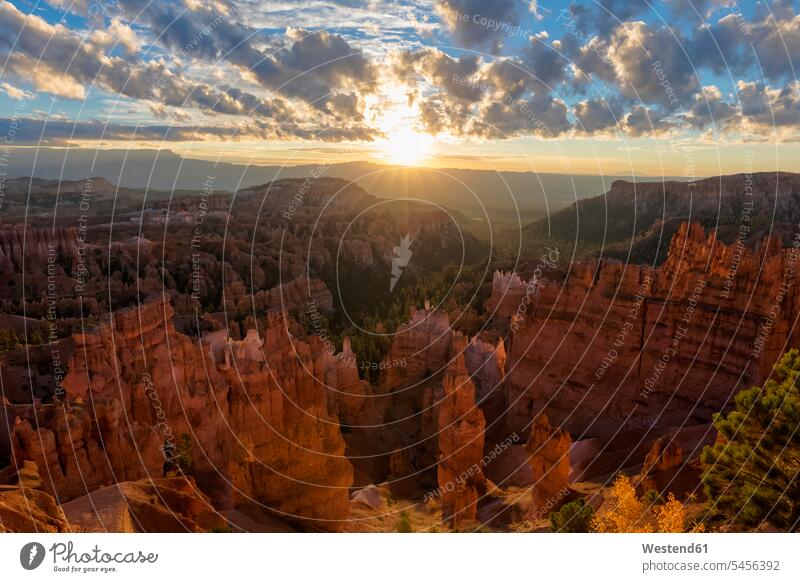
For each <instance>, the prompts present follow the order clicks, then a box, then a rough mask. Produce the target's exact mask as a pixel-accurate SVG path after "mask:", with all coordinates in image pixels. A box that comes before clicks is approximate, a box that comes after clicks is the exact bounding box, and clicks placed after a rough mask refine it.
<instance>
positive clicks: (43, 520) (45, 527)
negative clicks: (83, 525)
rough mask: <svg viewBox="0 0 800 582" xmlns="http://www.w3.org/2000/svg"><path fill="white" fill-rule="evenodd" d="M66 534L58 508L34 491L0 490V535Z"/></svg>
mask: <svg viewBox="0 0 800 582" xmlns="http://www.w3.org/2000/svg"><path fill="white" fill-rule="evenodd" d="M68 531H70V527H69V523H68V522H67V519H66V517H65V516H64V512H63V511H62V509H61V506H60V505H59V504H58V503H56V500H55V499H53V497H52V496H51V495H48V494H47V493H45V492H44V491H39V490H37V489H27V488H25V489H12V490H7V491H0V533H32V532H36V533H60V532H68Z"/></svg>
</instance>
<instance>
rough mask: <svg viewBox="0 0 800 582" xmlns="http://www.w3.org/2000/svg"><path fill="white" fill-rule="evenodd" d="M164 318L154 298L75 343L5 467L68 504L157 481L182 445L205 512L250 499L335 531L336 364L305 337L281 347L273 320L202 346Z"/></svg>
mask: <svg viewBox="0 0 800 582" xmlns="http://www.w3.org/2000/svg"><path fill="white" fill-rule="evenodd" d="M172 316H173V312H172V308H171V306H170V304H169V302H168V301H166V300H165V298H164V297H159V298H156V299H154V300H151V301H148V302H145V303H143V304H142V305H141V306H140V307H138V308H131V309H128V310H123V311H120V312H117V313H115V314H114V317H113V320H112V321H111V322H109V323H106V324H101V325H99V326H98V327H97V328H96V329H94V330H91V331H87V332H86V333H83V334H76V335H75V336H74V341H75V344H76V348H75V355H74V357H73V358H72V360H71V361H70V365H69V373H68V375H67V377H66V378H65V379H64V388H65V390H66V396H67V398H66V402H60V401H59V402H55V403H53V404H50V405H38V406H32V407H31V410H30V411H29V412H28V413H27V414H25V413H22V414H21V416H18V417H17V419H16V421H15V426H14V431H13V445H14V455H15V458H16V459H18V460H23V459H31V460H34V461H36V462H37V464H38V465H39V467H41V468H42V470H41V472H42V478H43V481H44V488H45V490H47V491H49V492H51V493H54V494H57V495H58V497H59V498H60V499H62V500H69V499H74V498H76V497H80V496H82V495H85V494H86V493H89V492H92V491H94V490H96V489H98V488H100V487H102V486H105V485H110V484H113V483H115V482H121V481H136V480H139V479H143V478H148V477H161V476H162V475H163V474H164V471H165V469H167V468H169V466H170V465H174V464H175V463H177V462H179V461H178V460H177V458H176V457H177V452H176V451H179V450H180V449H181V448H187V447H188V449H189V450H188V451H185V450H184V451H181V455H182V457H183V459H182V460H183V463H184V464H185V465H187V466H185V467H183V469H184V470H185V471H186V472H188V473H189V474H190V475H193V476H194V477H196V478H197V480H198V483H199V484H200V485H201V487H202V488H203V489H204V490H205V491H207V492H208V493H209V494H210V495H211V496H212V498H213V500H214V502H215V504H216V505H217V506H221V507H233V506H235V505H236V504H238V503H241V502H255V503H259V504H262V505H264V506H266V507H268V508H270V509H271V510H273V511H274V512H276V513H277V514H278V515H280V516H282V517H283V518H285V519H289V520H292V519H297V520H300V519H302V520H305V522H306V523H307V524H308V526H309V527H321V528H335V527H336V526H337V522H338V521H340V520H343V519H345V518H346V516H347V512H348V505H349V501H348V487H349V486H350V484H351V482H352V475H353V473H352V466H351V465H350V462H349V461H348V460H347V459H346V458H345V456H344V448H345V444H344V440H343V439H342V436H341V433H340V431H339V424H338V419H337V418H336V416H335V415H334V414H332V412H331V411H333V410H335V409H336V408H337V403H336V402H337V401H336V396H335V395H336V394H337V393H338V392H337V389H336V384H335V383H336V382H337V380H338V378H339V377H340V376H346V374H345V373H344V372H342V371H341V370H340V367H341V366H342V365H343V364H342V361H341V360H339V359H337V358H336V357H335V355H333V354H331V353H329V352H328V351H326V350H325V349H323V346H322V344H321V343H320V342H319V341H315V339H317V338H311V341H310V342H305V341H303V340H299V339H296V337H293V336H294V335H295V334H297V335H301V332H299V330H298V329H297V327H296V324H294V323H293V322H292V321H291V320H290V319H289V318H288V317H286V316H285V315H284V314H283V313H278V312H276V313H274V314H271V315H270V316H269V317H268V319H267V321H266V325H265V326H264V329H263V330H262V337H261V339H260V340H259V337H258V334H257V333H256V334H255V335H253V334H252V333H251V334H250V335H248V337H247V338H246V339H245V340H243V341H241V342H235V341H232V340H226V339H223V341H222V342H220V341H219V338H218V337H217V336H213V337H210V338H209V341H208V342H207V343H206V342H197V343H195V342H193V340H192V339H191V338H189V337H187V336H184V335H182V334H180V333H177V332H176V331H175V328H174V326H173V324H172ZM287 328H288V329H287ZM289 330H292V331H291V333H292V335H289V334H290V331H289ZM254 331H255V330H254ZM215 333H217V335H218V332H215ZM215 342H216V344H215ZM220 343H221V344H222V345H221V346H220V345H219V344H220ZM327 386H330V387H331V388H328V387H327ZM187 458H188V459H190V460H189V461H187V460H186V459H187Z"/></svg>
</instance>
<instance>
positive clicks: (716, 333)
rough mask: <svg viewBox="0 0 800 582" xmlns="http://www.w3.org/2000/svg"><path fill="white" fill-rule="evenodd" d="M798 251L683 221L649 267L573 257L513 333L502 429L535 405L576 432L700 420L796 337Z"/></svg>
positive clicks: (519, 421) (519, 422)
mask: <svg viewBox="0 0 800 582" xmlns="http://www.w3.org/2000/svg"><path fill="white" fill-rule="evenodd" d="M797 258H798V248H797V246H793V247H792V248H783V247H782V246H781V243H780V241H778V240H775V239H766V240H764V241H762V243H761V244H760V245H758V246H757V247H756V248H755V249H753V250H750V249H748V248H745V247H744V246H742V245H738V246H737V245H725V244H722V243H720V242H719V241H718V240H716V237H715V235H714V233H711V234H710V235H708V236H706V234H705V233H704V231H703V228H702V227H701V226H699V225H697V224H685V225H684V226H683V227H681V229H680V230H679V231H678V233H677V234H676V236H675V237H674V238H673V240H672V243H671V246H670V251H669V256H668V258H667V260H666V262H665V263H664V264H663V265H662V266H661V267H659V268H657V269H652V268H649V267H643V266H636V265H625V264H623V263H620V262H618V261H613V260H608V261H606V260H600V261H597V260H588V261H583V262H579V263H575V264H572V265H571V266H570V267H569V269H568V270H567V271H565V272H563V273H562V276H561V278H560V279H559V280H548V281H545V282H544V284H542V285H540V286H538V287H537V289H536V292H535V293H534V294H533V296H532V299H531V301H530V303H529V304H528V305H527V307H526V309H525V310H524V313H523V315H522V317H521V318H520V320H519V322H518V326H517V328H516V331H514V332H513V333H512V336H511V339H510V349H509V356H508V362H507V369H508V372H507V377H506V399H507V400H506V402H507V408H508V423H509V426H510V427H511V428H512V429H513V430H516V431H525V430H528V429H529V427H530V423H531V420H532V419H533V418H534V417H535V416H536V414H538V413H539V412H541V411H546V413H547V414H548V416H549V417H550V419H551V420H552V421H554V423H556V424H558V425H561V426H563V427H565V428H566V429H567V430H569V432H570V433H571V434H572V435H573V436H575V437H576V438H578V439H580V438H584V437H586V436H607V435H612V434H615V433H616V432H617V431H619V430H625V429H632V428H648V427H650V426H653V425H657V426H664V427H666V426H681V425H683V424H701V423H706V422H709V420H710V418H711V415H712V414H713V413H714V412H718V411H719V410H722V409H724V408H725V406H726V405H727V404H728V403H729V402H730V398H731V397H732V395H733V394H735V393H736V392H737V391H738V390H740V389H742V388H744V387H747V386H750V385H753V384H757V383H761V382H762V381H763V380H764V379H765V378H766V377H767V376H768V375H769V373H770V371H771V369H772V366H773V364H774V363H775V361H776V359H777V358H778V357H779V355H780V354H781V353H782V352H783V351H784V350H785V349H786V347H787V346H791V345H797V342H798V339H800V338H798V337H797V332H796V331H795V329H794V327H793V326H792V322H793V321H794V319H795V317H796V316H797V311H798V309H797V308H798V294H797V286H796V284H795V282H794V277H795V270H796V269H797V264H798V263H797ZM498 301H499V300H498Z"/></svg>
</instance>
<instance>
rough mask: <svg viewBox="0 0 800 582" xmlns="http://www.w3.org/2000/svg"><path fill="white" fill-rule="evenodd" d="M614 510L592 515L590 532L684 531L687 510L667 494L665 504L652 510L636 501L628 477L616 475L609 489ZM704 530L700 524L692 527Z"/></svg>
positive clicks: (633, 489)
mask: <svg viewBox="0 0 800 582" xmlns="http://www.w3.org/2000/svg"><path fill="white" fill-rule="evenodd" d="M611 495H612V497H613V500H614V501H613V503H614V505H613V507H612V509H611V510H610V511H607V512H605V513H602V514H597V515H595V518H594V520H593V521H592V529H594V531H597V532H600V533H652V532H658V533H683V532H685V531H686V507H685V506H684V505H683V503H681V502H680V501H678V500H677V499H676V498H675V495H673V494H672V493H670V494H669V495H668V496H667V502H666V503H664V504H663V505H659V506H656V507H655V508H653V509H652V510H651V509H650V505H649V504H648V503H646V502H645V501H643V500H641V499H639V497H638V496H637V495H636V488H635V487H634V486H633V483H632V482H631V479H630V477H628V476H626V475H622V474H620V475H618V476H617V478H616V479H615V480H614V484H613V485H612V487H611ZM690 531H692V532H702V531H704V527H703V524H697V525H695V526H694V527H693V528H691V530H690Z"/></svg>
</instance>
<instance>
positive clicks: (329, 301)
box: [226, 275, 333, 313]
mask: <svg viewBox="0 0 800 582" xmlns="http://www.w3.org/2000/svg"><path fill="white" fill-rule="evenodd" d="M226 299H227V301H228V302H229V303H230V304H231V305H234V304H235V306H236V307H235V308H236V309H238V310H241V311H244V312H246V313H250V312H252V311H253V310H254V309H255V310H259V311H267V310H274V309H278V310H283V311H290V310H295V309H296V310H300V311H306V310H308V309H312V308H313V309H316V310H319V311H321V312H329V311H331V310H332V309H333V296H332V295H331V292H330V291H329V290H328V288H327V287H326V286H325V283H323V282H322V281H320V280H319V279H309V278H308V277H307V276H306V275H301V276H298V277H296V278H294V279H292V280H291V281H288V282H286V283H284V284H283V285H279V286H277V287H274V288H272V289H266V290H262V291H257V292H256V293H255V294H253V295H246V294H245V288H244V283H243V282H242V281H237V282H236V283H234V284H233V285H231V286H230V287H229V288H228V289H227V290H226Z"/></svg>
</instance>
